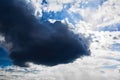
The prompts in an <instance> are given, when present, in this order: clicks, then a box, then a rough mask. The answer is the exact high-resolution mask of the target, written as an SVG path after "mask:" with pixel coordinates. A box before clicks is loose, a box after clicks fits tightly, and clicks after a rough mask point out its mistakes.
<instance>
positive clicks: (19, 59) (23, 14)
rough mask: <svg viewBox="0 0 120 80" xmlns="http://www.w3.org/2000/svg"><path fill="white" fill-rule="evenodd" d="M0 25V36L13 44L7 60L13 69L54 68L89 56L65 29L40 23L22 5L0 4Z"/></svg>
mask: <svg viewBox="0 0 120 80" xmlns="http://www.w3.org/2000/svg"><path fill="white" fill-rule="evenodd" d="M14 1H15V2H14ZM21 4H22V5H21ZM0 24H1V25H0V32H1V33H2V34H3V35H5V39H6V41H7V42H12V44H13V46H12V49H11V52H10V53H11V54H10V58H11V59H12V60H13V63H14V64H15V65H19V66H25V63H26V62H33V63H36V64H43V65H57V64H60V63H68V62H71V61H74V60H75V59H76V58H78V57H80V56H83V55H89V51H88V49H87V47H85V46H84V45H83V42H81V41H79V40H78V37H76V35H75V34H74V33H73V32H71V31H70V30H68V26H67V25H64V24H62V23H61V22H59V21H57V22H55V23H54V24H52V23H50V22H42V23H40V22H39V21H38V20H37V19H36V18H35V17H34V16H33V15H32V9H27V7H26V5H25V3H24V2H19V3H18V2H17V0H0Z"/></svg>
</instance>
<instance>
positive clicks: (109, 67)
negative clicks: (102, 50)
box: [101, 64, 120, 69]
mask: <svg viewBox="0 0 120 80" xmlns="http://www.w3.org/2000/svg"><path fill="white" fill-rule="evenodd" d="M119 66H120V64H115V65H105V66H102V67H101V68H106V69H116V68H118V67H119Z"/></svg>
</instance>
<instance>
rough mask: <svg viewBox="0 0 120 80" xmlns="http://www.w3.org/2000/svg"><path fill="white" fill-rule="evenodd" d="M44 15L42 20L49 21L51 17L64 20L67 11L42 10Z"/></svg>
mask: <svg viewBox="0 0 120 80" xmlns="http://www.w3.org/2000/svg"><path fill="white" fill-rule="evenodd" d="M42 14H43V15H42V17H41V21H48V20H49V19H54V20H58V21H60V20H63V19H65V17H66V16H65V11H63V10H62V11H57V12H54V11H50V12H45V11H43V12H42Z"/></svg>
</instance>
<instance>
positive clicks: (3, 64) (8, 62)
mask: <svg viewBox="0 0 120 80" xmlns="http://www.w3.org/2000/svg"><path fill="white" fill-rule="evenodd" d="M11 65H12V61H11V60H10V59H8V58H5V59H4V58H2V59H0V67H1V68H3V67H7V66H11Z"/></svg>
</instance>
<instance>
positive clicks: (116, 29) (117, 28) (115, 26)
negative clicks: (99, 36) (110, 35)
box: [99, 23, 120, 32]
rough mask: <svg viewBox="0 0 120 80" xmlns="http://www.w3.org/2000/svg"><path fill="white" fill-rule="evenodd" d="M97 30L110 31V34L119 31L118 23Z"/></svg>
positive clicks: (119, 25) (119, 24)
mask: <svg viewBox="0 0 120 80" xmlns="http://www.w3.org/2000/svg"><path fill="white" fill-rule="evenodd" d="M99 30H100V31H110V32H114V31H120V23H117V24H113V25H108V26H105V27H102V28H100V29H99Z"/></svg>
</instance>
